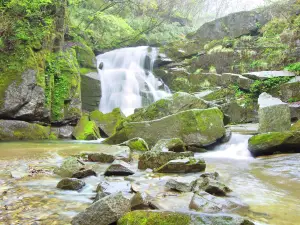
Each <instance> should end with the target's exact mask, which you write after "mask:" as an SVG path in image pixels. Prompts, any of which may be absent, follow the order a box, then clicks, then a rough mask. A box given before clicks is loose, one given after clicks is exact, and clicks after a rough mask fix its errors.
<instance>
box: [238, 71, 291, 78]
mask: <svg viewBox="0 0 300 225" xmlns="http://www.w3.org/2000/svg"><path fill="white" fill-rule="evenodd" d="M243 76H244V77H247V78H250V79H253V80H266V79H269V78H273V77H291V78H292V77H295V76H296V75H295V74H294V73H292V72H289V71H284V70H283V71H260V72H251V73H245V74H243Z"/></svg>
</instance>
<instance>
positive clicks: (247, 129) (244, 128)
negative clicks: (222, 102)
mask: <svg viewBox="0 0 300 225" xmlns="http://www.w3.org/2000/svg"><path fill="white" fill-rule="evenodd" d="M226 128H228V129H230V130H231V131H232V132H236V133H242V134H249V135H255V134H258V124H257V123H252V124H237V125H228V126H226Z"/></svg>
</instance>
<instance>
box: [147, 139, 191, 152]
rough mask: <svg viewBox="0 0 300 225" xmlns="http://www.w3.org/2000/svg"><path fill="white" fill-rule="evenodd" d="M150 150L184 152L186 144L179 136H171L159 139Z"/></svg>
mask: <svg viewBox="0 0 300 225" xmlns="http://www.w3.org/2000/svg"><path fill="white" fill-rule="evenodd" d="M151 151H157V152H166V151H172V152H185V151H186V146H185V144H184V142H183V141H182V140H181V139H180V138H172V139H161V140H159V141H158V142H157V143H156V144H155V145H154V147H153V148H152V149H151Z"/></svg>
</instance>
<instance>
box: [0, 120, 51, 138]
mask: <svg viewBox="0 0 300 225" xmlns="http://www.w3.org/2000/svg"><path fill="white" fill-rule="evenodd" d="M49 134H50V128H49V127H43V126H41V125H38V124H33V123H27V122H24V121H17V120H0V141H17V140H44V139H49Z"/></svg>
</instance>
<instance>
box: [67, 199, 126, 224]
mask: <svg viewBox="0 0 300 225" xmlns="http://www.w3.org/2000/svg"><path fill="white" fill-rule="evenodd" d="M130 209H131V204H130V199H128V198H126V197H124V196H123V194H122V193H117V194H113V195H109V196H107V197H105V198H102V199H100V200H99V201H97V202H95V203H93V204H92V205H91V206H89V207H88V208H87V209H86V210H85V211H84V212H81V213H79V214H78V215H76V216H75V217H74V218H73V219H72V222H71V224H72V225H108V224H112V223H114V222H116V221H117V220H118V219H120V218H121V217H122V216H123V215H125V214H126V213H128V212H130Z"/></svg>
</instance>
